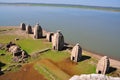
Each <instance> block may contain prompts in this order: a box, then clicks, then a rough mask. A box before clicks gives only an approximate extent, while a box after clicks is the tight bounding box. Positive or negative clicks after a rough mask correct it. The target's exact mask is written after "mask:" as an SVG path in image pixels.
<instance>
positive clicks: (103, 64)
mask: <svg viewBox="0 0 120 80" xmlns="http://www.w3.org/2000/svg"><path fill="white" fill-rule="evenodd" d="M109 67H110V61H109V58H108V57H107V56H104V57H102V58H101V59H100V60H99V61H98V64H97V68H96V73H98V74H106V72H107V71H108V70H109Z"/></svg>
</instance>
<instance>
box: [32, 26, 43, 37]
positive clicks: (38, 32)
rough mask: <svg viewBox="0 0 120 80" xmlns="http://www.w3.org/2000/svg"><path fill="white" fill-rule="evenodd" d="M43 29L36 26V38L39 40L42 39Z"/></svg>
mask: <svg viewBox="0 0 120 80" xmlns="http://www.w3.org/2000/svg"><path fill="white" fill-rule="evenodd" d="M42 35H43V32H42V28H41V26H40V25H39V24H36V25H35V27H34V38H36V39H39V38H42V37H43V36H42Z"/></svg>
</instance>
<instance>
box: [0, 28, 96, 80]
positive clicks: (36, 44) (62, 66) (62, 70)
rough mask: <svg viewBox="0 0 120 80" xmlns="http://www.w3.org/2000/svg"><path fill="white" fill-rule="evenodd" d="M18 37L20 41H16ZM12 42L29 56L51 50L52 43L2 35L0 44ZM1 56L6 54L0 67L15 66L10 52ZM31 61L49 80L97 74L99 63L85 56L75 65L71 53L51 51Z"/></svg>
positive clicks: (0, 34)
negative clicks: (71, 59) (40, 51)
mask: <svg viewBox="0 0 120 80" xmlns="http://www.w3.org/2000/svg"><path fill="white" fill-rule="evenodd" d="M11 30H12V29H11ZM16 37H17V38H19V39H20V40H18V41H15V38H16ZM10 41H13V42H14V43H16V44H17V45H19V46H20V47H21V48H22V49H24V50H25V51H26V52H27V53H28V54H32V53H34V52H36V51H38V50H42V49H45V48H51V43H50V42H47V41H46V40H45V39H39V40H34V39H33V38H31V37H29V36H27V37H25V36H18V35H9V34H6V35H3V34H2V33H0V43H3V44H6V43H8V42H10ZM0 54H5V55H4V56H0V62H1V63H3V64H1V65H0V67H2V69H4V68H6V67H8V66H10V65H11V64H13V62H12V59H11V58H12V55H11V54H10V53H9V52H6V51H4V50H0ZM29 61H30V63H32V66H34V67H33V68H34V69H35V70H37V71H38V72H39V73H40V74H42V75H44V77H45V78H46V79H48V80H49V79H51V80H53V79H55V80H68V79H69V78H70V77H71V76H73V75H80V74H89V73H95V70H96V63H97V60H96V59H94V58H92V57H90V56H87V55H85V54H84V55H83V56H82V60H81V61H80V62H78V63H74V62H72V61H70V53H69V52H68V51H66V50H64V51H54V50H49V51H47V52H44V53H41V54H40V55H39V56H38V57H36V58H34V59H31V58H29ZM25 65H27V64H25ZM16 70H17V69H16ZM12 71H15V70H12ZM31 75H32V73H31ZM31 80H32V79H31Z"/></svg>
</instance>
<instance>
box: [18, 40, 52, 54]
mask: <svg viewBox="0 0 120 80" xmlns="http://www.w3.org/2000/svg"><path fill="white" fill-rule="evenodd" d="M16 43H17V44H18V45H19V46H20V47H21V48H22V49H24V50H25V51H26V52H27V53H28V54H31V53H33V52H36V51H38V50H42V49H45V48H51V45H50V44H51V43H49V42H44V41H43V40H40V39H39V40H33V39H32V38H27V39H20V40H19V41H17V42H16Z"/></svg>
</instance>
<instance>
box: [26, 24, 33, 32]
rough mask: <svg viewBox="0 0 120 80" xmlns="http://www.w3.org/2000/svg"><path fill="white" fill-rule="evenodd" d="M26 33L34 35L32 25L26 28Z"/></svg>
mask: <svg viewBox="0 0 120 80" xmlns="http://www.w3.org/2000/svg"><path fill="white" fill-rule="evenodd" d="M26 33H27V34H31V33H32V27H31V26H30V25H27V26H26Z"/></svg>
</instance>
